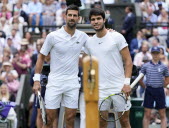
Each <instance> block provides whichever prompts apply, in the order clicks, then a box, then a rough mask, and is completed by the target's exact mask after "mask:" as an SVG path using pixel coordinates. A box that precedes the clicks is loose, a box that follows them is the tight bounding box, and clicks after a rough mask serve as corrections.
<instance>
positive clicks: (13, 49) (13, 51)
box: [6, 37, 18, 55]
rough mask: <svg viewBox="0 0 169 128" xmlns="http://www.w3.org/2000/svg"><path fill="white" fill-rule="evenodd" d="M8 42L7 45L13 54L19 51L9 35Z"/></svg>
mask: <svg viewBox="0 0 169 128" xmlns="http://www.w3.org/2000/svg"><path fill="white" fill-rule="evenodd" d="M6 42H7V47H8V48H10V51H11V53H12V55H14V54H15V53H17V52H18V50H17V49H16V48H15V47H14V45H13V41H12V38H10V37H8V38H7V41H6Z"/></svg>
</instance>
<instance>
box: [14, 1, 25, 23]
mask: <svg viewBox="0 0 169 128" xmlns="http://www.w3.org/2000/svg"><path fill="white" fill-rule="evenodd" d="M27 7H28V6H27V4H24V3H22V2H21V1H18V2H17V3H16V5H14V12H19V15H20V16H21V17H23V18H24V21H25V22H27V24H28V15H27Z"/></svg>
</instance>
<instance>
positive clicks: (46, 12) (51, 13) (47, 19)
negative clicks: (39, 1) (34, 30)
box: [42, 0, 56, 26]
mask: <svg viewBox="0 0 169 128" xmlns="http://www.w3.org/2000/svg"><path fill="white" fill-rule="evenodd" d="M55 12H56V6H55V4H54V3H53V1H51V0H46V1H45V4H44V5H43V8H42V18H43V25H44V26H51V25H54V21H55Z"/></svg>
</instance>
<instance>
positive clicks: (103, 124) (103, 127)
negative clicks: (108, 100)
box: [99, 111, 108, 128]
mask: <svg viewBox="0 0 169 128" xmlns="http://www.w3.org/2000/svg"><path fill="white" fill-rule="evenodd" d="M101 115H102V116H103V117H104V118H105V119H108V111H101ZM99 125H100V128H107V125H108V123H107V121H105V120H104V119H103V118H101V117H100V121H99Z"/></svg>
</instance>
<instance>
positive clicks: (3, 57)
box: [0, 47, 13, 63]
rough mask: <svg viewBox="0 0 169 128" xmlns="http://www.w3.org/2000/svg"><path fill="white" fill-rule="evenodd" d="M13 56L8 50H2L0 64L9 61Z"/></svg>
mask: <svg viewBox="0 0 169 128" xmlns="http://www.w3.org/2000/svg"><path fill="white" fill-rule="evenodd" d="M12 58H13V55H12V54H11V51H10V48H8V47H5V48H4V50H3V54H0V63H3V62H5V61H11V59H12Z"/></svg>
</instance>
